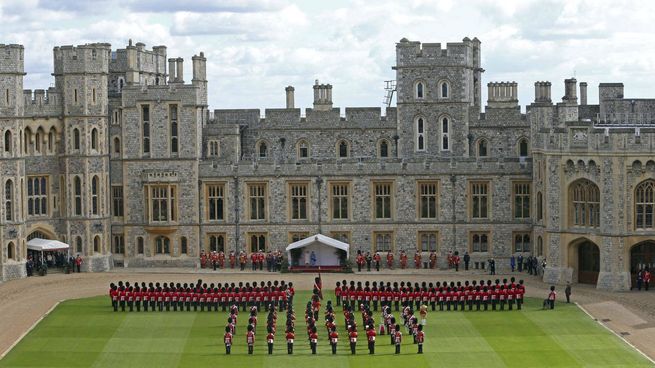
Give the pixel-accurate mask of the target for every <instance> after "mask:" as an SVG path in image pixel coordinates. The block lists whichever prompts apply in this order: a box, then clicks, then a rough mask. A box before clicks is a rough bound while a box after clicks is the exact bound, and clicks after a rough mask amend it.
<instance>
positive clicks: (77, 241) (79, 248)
mask: <svg viewBox="0 0 655 368" xmlns="http://www.w3.org/2000/svg"><path fill="white" fill-rule="evenodd" d="M75 252H77V253H82V237H81V236H78V237H77V238H75Z"/></svg>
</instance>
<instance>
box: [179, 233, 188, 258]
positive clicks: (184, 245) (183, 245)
mask: <svg viewBox="0 0 655 368" xmlns="http://www.w3.org/2000/svg"><path fill="white" fill-rule="evenodd" d="M180 253H181V254H187V253H189V242H188V240H187V238H186V236H183V237H181V238H180Z"/></svg>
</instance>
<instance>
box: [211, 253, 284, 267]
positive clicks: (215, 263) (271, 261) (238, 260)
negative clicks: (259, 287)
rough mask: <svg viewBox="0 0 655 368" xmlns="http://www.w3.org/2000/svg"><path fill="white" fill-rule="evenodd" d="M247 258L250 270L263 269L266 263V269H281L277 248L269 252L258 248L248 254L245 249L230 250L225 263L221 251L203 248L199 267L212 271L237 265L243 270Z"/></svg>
mask: <svg viewBox="0 0 655 368" xmlns="http://www.w3.org/2000/svg"><path fill="white" fill-rule="evenodd" d="M248 260H250V267H251V269H252V271H257V270H259V271H263V270H264V264H266V271H268V272H278V271H281V270H282V262H283V260H284V257H283V256H282V252H280V251H279V250H275V251H269V252H263V251H261V250H260V251H258V252H252V253H250V255H248V254H247V253H246V252H245V251H241V252H238V253H237V252H234V251H231V252H230V253H229V254H228V255H227V263H226V255H225V252H223V251H210V252H205V250H204V249H203V250H201V251H200V267H201V268H213V269H214V271H216V270H217V269H223V268H226V267H228V266H229V267H230V268H231V269H235V268H236V267H237V266H238V267H239V269H240V270H241V271H244V270H245V269H246V266H247V264H248Z"/></svg>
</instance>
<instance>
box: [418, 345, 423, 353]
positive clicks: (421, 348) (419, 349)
mask: <svg viewBox="0 0 655 368" xmlns="http://www.w3.org/2000/svg"><path fill="white" fill-rule="evenodd" d="M418 353H419V354H423V343H420V344H418Z"/></svg>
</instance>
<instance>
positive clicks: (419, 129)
mask: <svg viewBox="0 0 655 368" xmlns="http://www.w3.org/2000/svg"><path fill="white" fill-rule="evenodd" d="M416 150H417V151H425V120H424V119H423V118H417V119H416Z"/></svg>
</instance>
